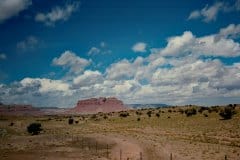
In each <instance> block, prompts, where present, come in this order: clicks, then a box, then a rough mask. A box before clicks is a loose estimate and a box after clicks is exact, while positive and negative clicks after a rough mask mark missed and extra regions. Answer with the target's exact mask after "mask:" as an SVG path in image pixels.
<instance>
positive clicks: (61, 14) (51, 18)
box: [35, 1, 80, 26]
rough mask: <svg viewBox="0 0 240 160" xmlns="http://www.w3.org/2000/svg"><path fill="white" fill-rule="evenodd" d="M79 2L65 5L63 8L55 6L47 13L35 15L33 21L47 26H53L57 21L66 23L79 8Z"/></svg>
mask: <svg viewBox="0 0 240 160" xmlns="http://www.w3.org/2000/svg"><path fill="white" fill-rule="evenodd" d="M79 5H80V2H79V1H77V2H74V3H71V4H66V5H65V6H64V7H60V6H57V7H55V8H53V9H52V10H51V11H50V12H48V13H37V15H36V16H35V21H37V22H42V23H44V24H45V25H47V26H54V25H55V23H56V22H58V21H67V20H68V19H69V18H70V16H71V15H72V14H73V12H76V11H77V10H78V8H79Z"/></svg>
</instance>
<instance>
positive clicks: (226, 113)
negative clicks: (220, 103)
mask: <svg viewBox="0 0 240 160" xmlns="http://www.w3.org/2000/svg"><path fill="white" fill-rule="evenodd" d="M234 114H236V111H235V109H234V108H233V107H232V106H227V107H224V108H223V109H222V110H221V111H220V113H219V115H220V116H221V117H222V118H223V119H225V120H227V119H231V118H232V116H233V115H234Z"/></svg>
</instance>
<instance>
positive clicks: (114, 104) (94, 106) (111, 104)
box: [71, 97, 127, 114]
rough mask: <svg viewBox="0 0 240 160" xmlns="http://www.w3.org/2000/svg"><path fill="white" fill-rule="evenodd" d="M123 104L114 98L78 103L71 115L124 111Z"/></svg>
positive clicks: (94, 99) (92, 99)
mask: <svg viewBox="0 0 240 160" xmlns="http://www.w3.org/2000/svg"><path fill="white" fill-rule="evenodd" d="M126 109H127V108H126V107H125V106H124V104H123V102H122V101H120V100H118V99H117V98H115V97H109V98H105V97H100V98H91V99H86V100H80V101H78V103H77V105H76V107H75V108H73V109H72V110H71V113H84V114H86V113H98V112H104V113H107V112H116V111H122V110H126Z"/></svg>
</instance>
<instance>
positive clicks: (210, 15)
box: [188, 0, 240, 22]
mask: <svg viewBox="0 0 240 160" xmlns="http://www.w3.org/2000/svg"><path fill="white" fill-rule="evenodd" d="M239 4H240V1H239V0H236V2H235V3H234V4H229V3H227V2H215V3H214V4H213V5H211V6H209V5H206V6H205V7H204V8H202V9H201V10H194V11H192V12H191V13H190V15H189V16H188V20H193V19H202V20H203V21H204V22H211V21H215V20H216V19H217V16H218V14H219V13H220V12H221V13H226V12H233V11H239V10H240V9H239V8H240V7H239V6H240V5H239Z"/></svg>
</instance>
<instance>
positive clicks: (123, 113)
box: [119, 112, 129, 117]
mask: <svg viewBox="0 0 240 160" xmlns="http://www.w3.org/2000/svg"><path fill="white" fill-rule="evenodd" d="M128 116H129V113H128V112H121V113H120V114H119V117H128Z"/></svg>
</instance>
